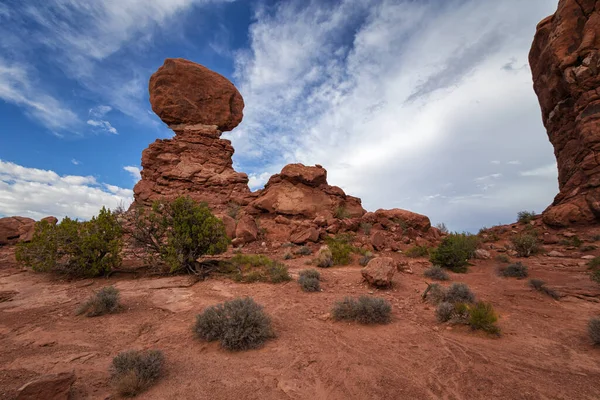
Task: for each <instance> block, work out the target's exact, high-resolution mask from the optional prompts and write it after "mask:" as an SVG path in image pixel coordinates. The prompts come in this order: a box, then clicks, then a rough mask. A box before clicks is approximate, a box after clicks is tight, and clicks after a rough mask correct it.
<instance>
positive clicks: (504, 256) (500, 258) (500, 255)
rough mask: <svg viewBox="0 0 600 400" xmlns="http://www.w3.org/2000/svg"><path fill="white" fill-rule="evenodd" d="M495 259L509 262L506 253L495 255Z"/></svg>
mask: <svg viewBox="0 0 600 400" xmlns="http://www.w3.org/2000/svg"><path fill="white" fill-rule="evenodd" d="M496 261H498V262H501V263H504V264H508V263H509V262H510V258H509V257H508V256H507V255H506V254H498V255H497V256H496Z"/></svg>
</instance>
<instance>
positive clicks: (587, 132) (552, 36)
mask: <svg viewBox="0 0 600 400" xmlns="http://www.w3.org/2000/svg"><path fill="white" fill-rule="evenodd" d="M599 51H600V0H599V1H595V0H560V2H559V4H558V10H557V11H556V13H555V14H554V15H552V16H550V17H548V18H546V19H544V20H543V21H542V22H540V23H539V24H538V26H537V32H536V34H535V38H534V41H533V45H532V48H531V51H530V53H529V63H530V65H531V70H532V73H533V82H534V85H533V86H534V90H535V92H536V94H537V96H538V99H539V102H540V106H541V109H542V118H543V122H544V126H545V127H546V130H547V132H548V137H549V138H550V142H551V143H552V145H553V146H554V153H555V155H556V160H557V164H558V182H559V189H560V192H559V194H558V195H557V196H556V197H555V199H554V202H553V203H552V205H551V206H549V207H548V208H547V209H546V210H545V211H544V213H543V220H544V222H546V223H547V224H549V225H553V226H559V227H560V226H567V225H570V224H578V223H579V224H590V223H596V222H598V220H599V218H600V156H599V155H598V151H599V150H600V90H599V85H600V76H599V75H598V71H599V70H600V54H599Z"/></svg>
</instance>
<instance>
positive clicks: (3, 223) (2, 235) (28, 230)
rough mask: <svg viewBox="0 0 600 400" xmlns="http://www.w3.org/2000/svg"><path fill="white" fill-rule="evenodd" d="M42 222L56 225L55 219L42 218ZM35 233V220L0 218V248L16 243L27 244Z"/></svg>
mask: <svg viewBox="0 0 600 400" xmlns="http://www.w3.org/2000/svg"><path fill="white" fill-rule="evenodd" d="M42 221H48V223H50V224H52V225H56V223H57V222H58V220H57V219H56V217H46V218H42ZM34 231H35V220H33V219H31V218H27V217H6V218H0V246H2V245H6V244H15V243H17V242H27V241H30V240H31V238H32V237H33V233H34Z"/></svg>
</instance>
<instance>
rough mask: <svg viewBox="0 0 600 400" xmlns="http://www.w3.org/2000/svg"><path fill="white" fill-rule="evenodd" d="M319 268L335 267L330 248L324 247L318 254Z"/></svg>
mask: <svg viewBox="0 0 600 400" xmlns="http://www.w3.org/2000/svg"><path fill="white" fill-rule="evenodd" d="M316 261H317V267H319V268H329V267H331V266H333V254H332V253H331V250H330V249H329V247H328V246H322V247H321V248H320V249H319V252H318V253H317V259H316Z"/></svg>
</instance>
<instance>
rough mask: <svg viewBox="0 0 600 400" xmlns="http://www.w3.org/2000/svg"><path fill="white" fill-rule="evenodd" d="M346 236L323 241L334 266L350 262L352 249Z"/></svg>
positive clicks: (342, 235)
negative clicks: (329, 252)
mask: <svg viewBox="0 0 600 400" xmlns="http://www.w3.org/2000/svg"><path fill="white" fill-rule="evenodd" d="M350 239H351V238H350V237H349V236H348V235H344V234H341V235H336V236H335V237H328V238H327V239H325V242H326V243H327V246H328V247H329V250H331V258H332V260H333V264H334V265H346V264H350V261H352V252H353V251H354V247H353V246H352V245H351V244H350Z"/></svg>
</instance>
